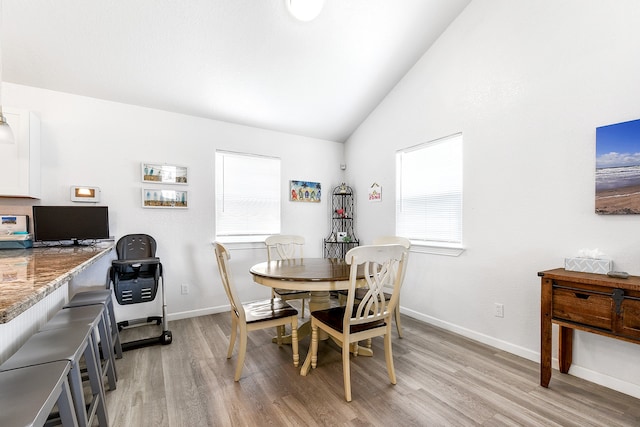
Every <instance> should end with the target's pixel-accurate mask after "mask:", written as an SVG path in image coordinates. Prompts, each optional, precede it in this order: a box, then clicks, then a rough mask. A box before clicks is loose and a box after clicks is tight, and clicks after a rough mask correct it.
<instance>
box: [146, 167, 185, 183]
mask: <svg viewBox="0 0 640 427" xmlns="http://www.w3.org/2000/svg"><path fill="white" fill-rule="evenodd" d="M141 171H142V182H151V183H155V184H188V176H187V168H186V167H185V166H176V165H167V164H159V163H142V164H141Z"/></svg>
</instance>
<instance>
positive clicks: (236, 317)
mask: <svg viewBox="0 0 640 427" xmlns="http://www.w3.org/2000/svg"><path fill="white" fill-rule="evenodd" d="M214 247H215V253H216V260H217V262H218V269H219V271H220V278H221V279H222V284H223V285H224V290H225V292H226V293H227V297H228V298H229V304H231V337H230V340H229V350H228V351H227V359H230V358H231V355H232V354H233V347H234V344H235V341H236V335H237V332H238V330H239V331H240V347H239V349H238V362H237V365H236V372H235V376H234V380H235V381H239V380H240V376H241V375H242V368H243V365H244V359H245V355H246V352H247V334H248V332H250V331H255V330H259V329H266V328H273V327H275V328H278V327H280V326H284V325H291V347H292V349H293V365H294V366H296V367H297V366H298V364H299V360H300V359H299V354H298V310H296V309H295V308H293V307H291V306H290V305H289V304H288V303H287V302H285V301H282V300H281V299H280V298H271V299H268V300H263V301H254V302H251V303H246V304H242V303H241V302H240V299H239V298H238V294H237V292H236V288H235V285H234V284H233V280H232V278H231V270H230V269H229V259H230V255H229V251H227V249H226V248H225V247H224V246H223V245H222V244H221V243H218V242H215V243H214ZM278 344H280V342H278Z"/></svg>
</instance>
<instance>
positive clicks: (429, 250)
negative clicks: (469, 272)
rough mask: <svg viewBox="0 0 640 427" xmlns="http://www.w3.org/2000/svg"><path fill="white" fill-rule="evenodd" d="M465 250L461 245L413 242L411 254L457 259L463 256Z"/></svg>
mask: <svg viewBox="0 0 640 427" xmlns="http://www.w3.org/2000/svg"><path fill="white" fill-rule="evenodd" d="M464 251H465V249H464V248H463V247H462V246H459V245H446V244H436V243H428V242H421V241H411V252H416V253H421V254H431V255H444V256H453V257H457V256H460V255H462V253H463V252H464Z"/></svg>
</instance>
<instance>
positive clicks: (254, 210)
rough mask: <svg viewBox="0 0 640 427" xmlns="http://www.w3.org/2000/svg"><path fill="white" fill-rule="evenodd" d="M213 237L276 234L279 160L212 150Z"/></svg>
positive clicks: (278, 231)
mask: <svg viewBox="0 0 640 427" xmlns="http://www.w3.org/2000/svg"><path fill="white" fill-rule="evenodd" d="M215 177H216V235H217V236H255V235H269V234H278V233H280V159H278V158H275V157H264V156H257V155H250V154H242V153H232V152H227V151H216V170H215Z"/></svg>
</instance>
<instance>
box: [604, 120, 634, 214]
mask: <svg viewBox="0 0 640 427" xmlns="http://www.w3.org/2000/svg"><path fill="white" fill-rule="evenodd" d="M596 213H597V214H602V215H626V214H640V120H632V121H629V122H622V123H616V124H612V125H607V126H602V127H599V128H596Z"/></svg>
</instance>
